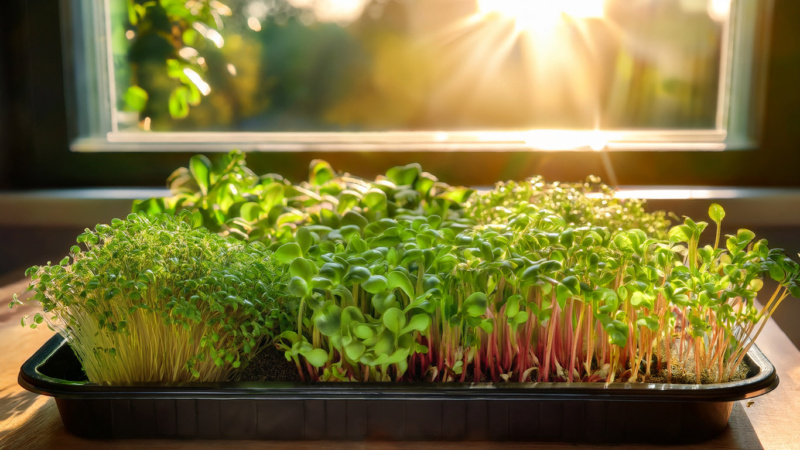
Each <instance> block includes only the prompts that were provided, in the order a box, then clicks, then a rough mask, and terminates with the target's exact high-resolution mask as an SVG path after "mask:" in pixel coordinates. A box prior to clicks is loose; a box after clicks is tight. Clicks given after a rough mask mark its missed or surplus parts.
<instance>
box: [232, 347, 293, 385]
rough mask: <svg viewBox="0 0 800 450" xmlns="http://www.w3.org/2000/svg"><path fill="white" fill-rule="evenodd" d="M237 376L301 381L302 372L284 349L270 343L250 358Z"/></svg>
mask: <svg viewBox="0 0 800 450" xmlns="http://www.w3.org/2000/svg"><path fill="white" fill-rule="evenodd" d="M237 378H238V380H239V381H300V374H299V373H297V367H296V366H295V365H294V362H291V361H287V360H286V357H285V356H283V352H282V351H280V350H278V349H277V348H275V347H274V346H271V345H268V346H267V347H266V348H265V349H264V350H262V351H260V352H259V353H258V354H257V355H256V356H255V358H253V359H251V360H250V364H248V365H247V367H245V368H244V369H242V370H241V371H240V372H239V375H238V377H237Z"/></svg>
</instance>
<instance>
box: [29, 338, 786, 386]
mask: <svg viewBox="0 0 800 450" xmlns="http://www.w3.org/2000/svg"><path fill="white" fill-rule="evenodd" d="M65 345H68V344H67V342H66V339H65V338H64V337H63V336H61V335H59V334H56V335H54V336H53V337H52V338H50V339H49V340H48V341H47V342H46V343H45V344H44V345H43V346H42V347H40V348H39V349H38V350H37V351H36V352H34V354H33V355H32V356H31V357H30V358H28V360H27V361H25V363H24V364H23V365H22V367H21V368H20V372H19V377H18V382H19V384H20V385H21V386H22V387H23V388H25V389H27V390H28V391H31V392H34V393H37V394H42V395H47V396H51V397H55V398H59V399H127V400H133V399H209V400H243V399H247V400H259V399H265V400H292V399H297V400H370V399H374V400H448V401H450V400H452V401H470V400H543V401H544V400H580V401H631V402H732V401H737V400H744V399H749V398H753V397H757V396H760V395H763V394H766V393H768V392H771V391H772V390H774V389H775V388H776V387H777V386H778V384H779V382H780V379H779V377H778V374H777V372H776V370H775V367H774V366H773V365H772V363H771V362H770V361H769V360H768V359H767V358H766V356H764V354H763V353H762V352H761V351H760V350H759V349H758V347H757V346H756V345H755V344H753V345H752V346H751V348H750V350H749V351H748V353H747V359H746V360H747V362H748V364H749V365H750V366H751V368H753V369H757V370H758V373H757V374H756V375H754V376H752V377H749V378H747V379H745V380H740V381H733V382H727V383H719V384H704V385H696V384H671V383H627V382H626V383H622V382H615V383H612V384H605V383H599V382H598V383H584V382H574V383H566V382H546V383H537V382H528V383H516V382H511V383H498V384H494V383H424V382H418V383H394V382H387V383H375V382H373V383H349V382H223V383H185V384H180V385H160V384H138V385H129V386H120V385H101V384H95V383H90V382H88V381H85V382H83V381H67V380H61V379H57V378H53V377H50V376H47V375H45V374H43V373H41V372H40V371H39V367H40V366H41V365H43V364H44V363H45V362H46V360H47V359H48V358H50V357H51V356H52V355H53V354H54V353H55V352H56V351H58V350H59V349H61V348H62V347H63V346H65Z"/></svg>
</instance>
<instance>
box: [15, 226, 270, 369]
mask: <svg viewBox="0 0 800 450" xmlns="http://www.w3.org/2000/svg"><path fill="white" fill-rule="evenodd" d="M188 219H190V217H189V216H188V215H186V214H182V215H181V216H180V217H177V218H175V217H172V216H168V215H158V216H154V217H149V218H148V217H147V216H146V215H144V214H130V215H129V216H128V218H127V220H120V219H114V220H113V221H112V222H111V224H110V225H98V226H97V227H96V228H95V230H94V231H92V230H88V229H87V230H86V232H85V233H83V234H82V235H80V236H79V237H78V243H79V244H83V245H84V246H85V247H86V250H85V251H84V250H82V249H81V248H80V247H79V246H78V245H76V246H73V247H72V249H71V251H70V256H69V257H66V258H64V259H63V260H62V261H61V262H60V263H59V264H58V265H50V264H49V263H48V265H46V266H41V267H31V268H30V269H28V271H27V275H28V276H30V277H31V284H30V286H29V288H28V289H29V290H33V291H34V292H35V295H33V297H32V299H31V300H32V301H38V302H40V303H41V305H42V307H43V310H44V313H43V314H37V315H36V316H35V317H34V319H33V323H31V327H35V326H36V325H38V324H40V323H42V322H43V321H47V323H48V325H50V326H51V327H52V328H55V329H57V330H58V331H59V332H60V333H61V334H63V335H64V336H65V337H66V338H67V340H68V341H69V343H70V345H71V347H72V348H73V350H74V351H75V353H76V354H77V356H78V358H79V359H80V361H81V362H82V364H83V367H84V370H85V371H86V374H87V376H88V378H89V380H90V381H92V382H97V383H114V384H129V383H134V382H148V381H153V382H162V383H164V382H181V381H188V380H198V381H220V380H224V379H226V378H228V376H229V374H230V373H231V371H232V370H233V369H235V368H237V367H239V366H240V364H241V363H242V362H243V361H246V360H247V358H248V356H249V355H252V354H254V353H255V352H256V351H257V350H258V348H259V347H260V346H263V345H264V340H265V338H266V339H269V337H270V335H271V334H272V329H273V327H274V326H275V325H276V324H275V319H276V318H278V308H277V305H275V304H274V302H273V301H272V300H271V299H272V298H274V297H275V295H274V294H273V286H272V284H273V281H274V280H273V278H274V276H275V275H274V270H273V268H272V267H271V263H270V260H269V259H265V255H266V249H265V248H264V247H263V246H261V245H244V244H243V243H241V242H239V241H236V240H233V239H226V238H223V237H220V236H217V235H214V234H212V233H209V232H208V231H206V230H204V229H192V227H191V226H190V225H189V224H187V223H185V221H184V220H188ZM70 260H71V262H70ZM15 304H19V300H16V298H15Z"/></svg>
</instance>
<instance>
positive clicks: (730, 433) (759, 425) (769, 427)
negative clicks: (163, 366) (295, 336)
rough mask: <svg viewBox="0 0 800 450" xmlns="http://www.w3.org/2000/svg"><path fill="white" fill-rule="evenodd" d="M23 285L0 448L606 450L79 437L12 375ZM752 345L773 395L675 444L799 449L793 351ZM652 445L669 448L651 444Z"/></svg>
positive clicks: (26, 349) (10, 330)
mask: <svg viewBox="0 0 800 450" xmlns="http://www.w3.org/2000/svg"><path fill="white" fill-rule="evenodd" d="M24 289H25V282H24V281H18V282H13V283H9V284H7V285H6V286H3V287H0V305H3V307H2V309H1V310H0V346H1V347H0V349H2V351H0V448H2V449H6V448H8V449H17V448H63V449H73V448H74V449H78V448H80V449H94V448H98V449H99V448H126V449H139V448H142V449H144V448H147V449H151V450H155V449H160V448H192V449H194V448H201V449H202V448H211V449H216V448H230V447H236V448H243V449H249V448H260V449H273V448H274V449H285V448H292V449H295V450H304V449H337V448H347V449H367V448H378V449H420V450H422V449H429V448H431V447H434V446H435V447H436V448H437V449H442V450H449V449H453V450H455V449H470V448H476V449H477V448H481V449H486V448H489V449H491V448H503V449H523V448H525V449H540V448H541V449H543V448H579V449H583V448H609V447H608V446H605V447H595V446H591V445H576V444H568V443H502V444H500V443H490V442H479V443H463V442H436V443H430V442H326V441H317V442H263V441H235V442H230V441H201V440H119V441H102V440H86V439H82V438H78V437H75V436H73V435H71V434H69V433H67V431H66V430H65V429H64V426H63V425H62V423H61V418H60V416H59V414H58V409H57V408H56V404H55V401H54V400H53V399H52V398H50V397H44V396H39V395H36V394H33V393H31V392H28V391H26V390H24V389H22V388H21V387H20V386H19V384H17V375H18V373H19V368H20V366H21V365H22V363H23V362H24V361H25V360H26V359H27V358H28V357H29V356H30V355H32V354H33V352H34V351H35V350H36V349H38V348H39V347H40V346H41V345H42V344H43V343H44V342H45V341H46V340H47V339H49V338H50V336H52V332H51V331H49V330H47V328H38V329H36V330H31V329H27V328H22V327H21V326H20V323H19V321H20V318H21V317H22V316H23V315H25V314H31V313H32V312H33V309H32V308H25V309H18V308H14V309H9V308H8V303H9V301H10V299H11V294H13V293H14V292H22V291H24ZM758 345H759V347H760V348H761V350H762V351H763V352H764V354H766V356H767V358H769V359H770V361H772V363H773V364H774V365H775V367H776V368H777V370H778V375H779V376H780V378H781V384H780V386H779V387H778V388H777V389H776V390H775V391H773V392H772V393H770V394H768V395H766V396H762V397H759V398H756V399H754V400H752V401H742V402H737V403H736V404H735V405H734V408H733V412H732V414H731V418H730V421H729V427H728V429H727V430H725V432H723V434H722V435H720V436H718V437H717V438H715V439H713V440H710V441H707V442H704V443H702V444H699V445H690V446H683V447H680V448H706V449H748V450H749V449H759V448H765V449H797V448H800V425H799V424H798V422H797V419H796V414H798V413H800V351H798V350H797V348H795V347H794V346H793V345H792V344H791V342H790V341H789V339H788V338H787V337H786V335H785V334H784V333H783V332H782V331H781V330H780V329H779V328H778V326H777V325H775V323H774V322H770V323H768V324H767V326H766V327H765V329H764V332H763V333H762V335H761V337H760V338H759V341H758ZM614 448H619V449H638V448H646V447H643V446H641V445H615V446H614ZM654 448H662V449H663V448H668V447H664V446H655V447H654Z"/></svg>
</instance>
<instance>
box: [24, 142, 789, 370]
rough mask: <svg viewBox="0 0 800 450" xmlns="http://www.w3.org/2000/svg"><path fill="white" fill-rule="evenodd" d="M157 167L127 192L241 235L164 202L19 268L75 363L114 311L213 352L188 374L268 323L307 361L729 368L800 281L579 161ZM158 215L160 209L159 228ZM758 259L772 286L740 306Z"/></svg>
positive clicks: (284, 345) (288, 349) (112, 320)
mask: <svg viewBox="0 0 800 450" xmlns="http://www.w3.org/2000/svg"><path fill="white" fill-rule="evenodd" d="M170 187H171V189H172V191H173V195H172V196H171V197H168V198H164V199H150V200H147V201H143V202H137V203H135V204H134V210H136V211H140V212H145V211H146V212H148V213H151V214H153V213H161V212H168V213H171V214H175V213H176V212H179V213H180V215H181V217H182V219H183V220H184V221H189V222H191V223H192V224H193V225H194V226H200V225H203V226H205V227H207V228H209V229H210V230H212V231H215V232H217V233H219V234H222V235H231V236H235V237H237V238H239V239H242V240H247V241H249V242H250V243H251V244H252V245H245V244H244V243H239V244H237V243H235V241H229V240H224V239H222V238H218V237H212V235H210V234H208V233H206V232H203V231H199V230H192V228H191V227H190V226H189V225H187V224H185V223H183V222H181V221H180V220H178V221H170V220H168V219H166V216H164V215H157V216H156V217H155V218H154V219H151V220H150V221H148V219H146V218H145V216H143V215H134V216H132V217H130V218H129V219H128V221H116V222H114V223H112V226H111V227H107V226H100V227H99V228H98V230H97V233H94V232H87V234H84V235H83V236H82V237H81V240H82V241H84V242H86V243H87V246H88V247H89V251H88V252H87V253H86V254H85V255H84V254H82V253H80V252H79V251H76V252H75V254H74V255H73V258H74V262H73V264H72V265H69V262H68V259H67V260H65V261H64V262H63V263H64V264H63V265H64V267H63V268H62V267H61V266H54V267H50V266H48V267H45V268H38V269H34V270H33V279H34V282H33V286H34V288H35V289H37V295H36V298H37V299H38V300H40V301H42V303H43V305H44V306H45V309H46V310H47V311H49V312H51V313H53V314H54V315H55V316H56V318H57V319H60V320H61V321H62V322H63V323H65V324H66V334H67V335H68V336H73V335H75V336H77V335H78V334H79V333H81V332H83V333H89V336H87V337H85V339H86V341H85V342H89V343H90V345H89V344H78V346H79V347H78V352H79V354H80V355H82V359H84V361H86V360H88V359H87V358H88V357H87V356H85V355H83V354H86V355H89V354H94V355H95V356H96V355H98V354H103V353H109V352H111V350H112V349H113V351H114V352H116V353H117V354H119V353H121V351H120V349H121V348H124V347H122V346H123V345H131V346H132V345H133V344H121V343H118V342H113V343H111V342H104V341H102V340H101V339H105V336H106V335H107V334H109V333H108V331H109V330H110V331H111V332H113V333H110V334H109V335H113V336H116V335H120V334H123V335H125V336H126V337H127V336H128V335H131V334H132V333H131V332H130V331H125V332H124V333H120V332H119V330H120V329H121V328H122V327H121V326H120V322H121V321H123V320H124V321H125V322H126V323H127V324H128V325H127V330H130V329H131V328H132V327H131V325H130V324H131V323H133V322H132V320H130V319H129V318H128V316H130V315H133V314H136V315H138V316H137V318H136V319H137V320H138V322H137V323H139V325H137V327H141V326H144V327H145V328H146V329H148V330H149V329H150V328H153V329H155V328H157V326H158V327H161V329H162V330H161V331H159V333H161V334H159V335H154V336H157V337H155V338H153V337H149V338H147V339H145V340H146V341H148V345H156V346H164V347H169V348H170V350H169V351H170V352H172V351H177V350H176V348H177V347H175V348H173V347H174V344H173V342H176V341H177V342H180V343H181V346H180V347H179V348H180V350H181V351H184V352H185V353H187V354H188V355H189V356H188V357H187V358H185V363H186V364H188V367H189V368H190V369H191V370H192V371H193V372H192V373H193V374H194V375H195V376H197V374H198V372H204V370H205V369H208V370H217V369H219V370H218V371H217V372H214V375H212V376H206V375H203V377H204V379H206V378H210V379H221V377H223V376H225V375H226V374H228V372H227V370H223V369H227V368H229V367H228V366H227V365H226V364H228V363H229V364H230V368H233V367H234V366H238V365H239V361H240V359H239V358H240V356H241V355H242V354H243V353H244V354H251V353H252V351H253V349H254V347H255V346H256V345H257V344H258V343H260V342H263V341H264V340H270V341H271V340H272V338H273V336H275V339H274V342H275V345H277V346H278V347H279V348H280V349H281V350H283V352H284V353H285V356H286V359H287V360H288V361H293V362H294V364H295V365H296V367H297V370H298V372H299V373H300V376H301V377H303V378H304V379H311V380H342V381H344V380H354V381H388V380H398V381H404V380H430V381H468V380H469V381H475V382H480V381H493V382H499V381H521V382H525V381H542V382H547V381H566V382H575V381H605V382H607V383H608V382H612V381H615V380H622V381H629V382H634V381H657V380H661V381H666V382H672V381H680V382H696V383H702V382H722V381H727V380H730V379H732V378H735V377H737V376H739V375H741V369H740V365H741V363H742V361H743V359H744V356H745V354H746V353H747V351H748V350H749V348H750V346H751V345H752V343H753V341H754V340H755V339H756V338H757V337H758V335H759V333H760V332H761V330H762V329H763V327H764V324H765V323H766V321H767V320H768V319H769V317H770V316H771V315H772V314H773V313H774V312H775V310H776V308H777V307H778V306H779V305H780V304H781V303H782V302H783V301H784V300H785V299H786V298H787V297H788V296H789V295H791V296H794V297H800V287H798V278H800V268H799V266H798V264H797V263H796V262H795V261H793V260H791V259H789V258H787V257H786V256H785V255H784V254H783V252H782V251H781V250H780V249H769V248H768V246H767V245H768V244H767V242H766V241H765V240H760V241H757V240H755V235H754V233H753V232H751V231H749V230H744V229H742V230H739V231H738V232H737V233H736V234H735V235H729V236H725V237H724V238H723V237H722V236H721V231H720V230H721V228H720V227H721V222H722V220H723V218H724V216H725V211H724V210H723V209H722V207H721V206H719V205H716V204H713V205H711V207H710V209H709V217H710V219H711V221H712V222H713V223H714V225H715V226H716V235H715V238H714V245H713V246H711V245H701V242H703V241H702V239H701V238H702V236H703V233H704V231H705V229H706V228H707V226H708V223H706V222H696V221H694V220H692V219H690V218H685V220H684V221H683V223H681V224H679V225H677V226H674V227H672V228H670V227H669V221H667V220H666V215H665V214H664V213H663V212H653V213H651V212H647V211H646V209H645V204H644V201H642V200H630V199H620V198H617V197H616V196H615V195H614V192H613V190H612V189H611V188H609V187H607V186H605V185H603V184H601V183H600V182H599V180H597V179H595V178H589V180H588V181H587V182H586V183H579V184H560V183H551V184H548V183H545V182H544V181H543V180H542V179H541V178H532V179H529V180H527V181H524V182H507V183H499V184H498V185H497V186H496V187H495V189H494V190H491V191H488V192H483V193H477V192H474V191H472V190H470V189H466V188H459V187H452V186H448V185H446V184H444V183H441V182H439V181H438V180H437V179H436V178H435V177H434V176H433V175H430V174H428V173H426V172H423V171H422V170H421V168H420V167H419V165H417V164H410V165H407V166H402V167H395V168H392V169H390V170H389V171H387V173H386V174H385V175H383V176H379V177H378V178H376V179H375V180H374V181H366V180H362V179H359V178H357V177H353V176H351V175H348V174H339V173H337V172H335V171H334V170H333V168H331V166H330V165H329V164H328V163H326V162H324V161H319V160H315V161H313V162H312V163H311V167H310V170H309V179H308V181H307V182H302V183H300V184H292V183H290V182H288V181H286V180H284V179H283V178H282V177H280V176H278V175H272V174H270V175H264V176H260V177H259V176H256V175H255V174H253V173H252V171H250V170H249V169H248V168H247V167H246V166H245V164H244V155H243V154H241V153H239V152H235V151H234V152H231V153H230V154H228V155H226V156H225V157H223V158H221V159H219V160H218V161H217V162H216V163H215V164H212V163H211V162H210V161H209V160H208V159H206V158H205V157H203V156H195V157H193V158H192V159H191V161H190V164H189V168H182V169H179V170H178V171H176V172H175V173H174V174H173V176H172V177H171V178H170ZM164 226H173V227H178V228H175V229H174V230H172V231H173V233H172V234H169V237H164V233H163V232H162V231H159V230H160V227H164ZM128 228H131V229H136V230H137V231H139V230H141V232H139V234H136V235H134V234H132V233H131V232H130V231H131V230H128ZM153 228H155V229H157V230H153ZM134 236H135V238H134ZM99 241H103V243H104V244H103V245H97V243H98V242H99ZM201 242H202V245H201V244H200V243H201ZM261 242H264V243H265V244H266V247H264V246H262V245H261ZM128 243H132V244H133V245H132V247H131V248H134V249H135V251H133V250H130V249H129V247H130V246H128V245H127V244H128ZM123 244H125V245H123ZM723 244H724V245H723ZM212 248H213V249H214V250H213V251H212V250H211V249H212ZM194 249H197V251H199V252H200V254H201V255H202V257H200V256H197V255H195V254H194V253H193V252H194V251H195V250H194ZM217 252H221V253H219V254H217ZM190 255H192V256H190ZM186 258H189V259H186ZM173 260H175V261H177V262H173ZM148 271H150V272H148ZM147 273H153V274H159V276H160V277H163V278H158V279H156V278H152V277H148V276H145V275H143V274H147ZM112 276H113V277H112ZM143 276H144V278H142V277H143ZM764 276H769V277H771V278H772V279H773V280H775V281H776V282H777V283H778V287H777V289H776V290H775V291H774V292H773V293H772V294H771V296H770V297H769V299H768V300H767V302H766V304H765V306H764V308H763V309H762V310H761V311H759V310H758V309H757V308H756V307H755V298H756V295H757V294H758V293H759V292H760V290H761V289H762V287H763V282H762V278H763V277H764ZM137 280H139V281H137ZM148 282H149V284H148ZM139 283H143V286H142V287H141V288H140V287H139ZM234 286H235V287H234ZM237 289H238V290H237ZM162 291H163V293H162ZM162 294H163V295H162ZM106 297H108V298H106ZM145 297H146V298H148V299H149V300H148V302H144V301H141V302H140V301H139V299H140V298H145ZM270 299H271V300H270ZM108 300H114V301H110V302H109V301H108ZM227 302H232V303H230V304H229V303H227ZM273 305H274V306H273ZM278 306H279V310H272V309H270V308H273V307H278ZM120 308H122V309H120ZM237 308H238V313H237ZM229 310H232V311H233V312H232V313H231V312H230V311H229ZM154 311H158V312H159V314H160V316H159V315H152V314H151V312H154ZM222 311H225V314H224V315H223V314H222ZM243 311H244V312H243ZM125 314H128V316H126V315H125ZM148 314H149V315H148ZM223 316H224V317H223ZM159 317H160V320H156V319H157V318H159ZM190 319H191V320H190ZM41 321H42V318H41V317H40V316H37V317H36V318H35V319H34V322H35V323H34V324H33V325H34V326H35V325H36V324H37V323H39V322H41ZM233 321H236V322H233ZM84 322H89V323H90V324H89V325H88V326H86V327H84V326H83V325H82V324H83V323H84ZM78 324H81V326H78ZM173 324H178V325H180V327H175V326H172V325H173ZM171 326H172V327H171ZM114 328H116V329H114ZM84 329H85V330H86V331H79V330H84ZM98 329H99V330H104V333H105V334H95V333H96V330H98ZM273 330H275V333H274V334H272V333H273ZM178 331H180V332H181V333H185V334H184V335H181V336H179V338H178V339H173V338H172V337H170V336H172V335H171V334H170V333H177V332H178ZM98 336H100V337H98ZM142 336H143V335H142ZM209 339H211V341H212V344H209ZM72 340H73V341H74V342H77V341H79V339H77V337H76V338H74V339H72ZM166 342H170V344H165V343H166ZM186 342H189V343H194V345H199V347H195V348H192V350H191V351H188V350H186V348H187V346H186ZM81 345H83V346H84V348H81V347H80V346H81ZM170 346H172V347H170ZM96 349H99V350H100V352H99V353H98V351H96ZM147 356H149V355H145V356H136V357H135V358H134V359H137V358H140V359H147ZM112 359H113V358H112ZM85 364H86V363H85ZM92 364H94V363H92V362H89V363H88V365H89V366H90V367H89V368H87V372H88V371H89V370H94V369H93V368H92V367H91V365H92ZM105 364H107V362H105V361H103V362H102V367H101V369H102V370H106V366H105ZM182 364H183V363H182ZM201 366H202V367H203V368H204V370H200V369H199V368H200V367H201ZM223 366H224V367H223ZM220 367H223V368H222V369H220ZM114 370H115V371H116V370H122V369H117V368H115V369H114ZM136 370H139V369H136ZM176 373H177V372H176ZM184 375H185V374H184ZM102 379H103V380H107V378H102ZM121 379H122V380H123V381H129V380H130V379H132V378H131V377H127V376H126V377H123V378H121Z"/></svg>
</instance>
